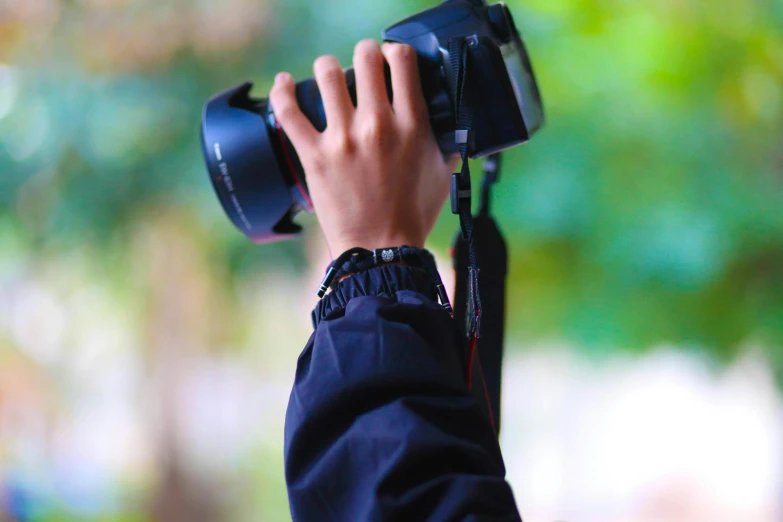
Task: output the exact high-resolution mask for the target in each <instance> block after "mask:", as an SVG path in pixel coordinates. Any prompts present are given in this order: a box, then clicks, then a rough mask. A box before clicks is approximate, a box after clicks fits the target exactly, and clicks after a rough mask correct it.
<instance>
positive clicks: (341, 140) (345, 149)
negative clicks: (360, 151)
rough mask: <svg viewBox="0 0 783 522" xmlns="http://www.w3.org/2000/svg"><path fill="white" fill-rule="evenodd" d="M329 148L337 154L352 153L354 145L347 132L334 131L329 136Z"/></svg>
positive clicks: (347, 154) (345, 154) (346, 154)
mask: <svg viewBox="0 0 783 522" xmlns="http://www.w3.org/2000/svg"><path fill="white" fill-rule="evenodd" d="M329 149H330V150H331V151H332V153H334V154H337V155H339V156H349V155H351V154H353V151H354V145H353V140H352V139H351V136H350V134H348V133H347V132H335V133H334V134H332V135H331V136H330V137H329Z"/></svg>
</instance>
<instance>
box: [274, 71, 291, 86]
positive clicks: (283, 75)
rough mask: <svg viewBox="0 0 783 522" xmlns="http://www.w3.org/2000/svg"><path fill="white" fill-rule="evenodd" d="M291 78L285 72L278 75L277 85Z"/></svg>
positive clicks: (276, 77)
mask: <svg viewBox="0 0 783 522" xmlns="http://www.w3.org/2000/svg"><path fill="white" fill-rule="evenodd" d="M290 76H291V75H290V74H288V73H284V72H281V73H277V76H275V83H276V84H277V83H282V82H284V81H285V80H287V79H288V78H289V77H290Z"/></svg>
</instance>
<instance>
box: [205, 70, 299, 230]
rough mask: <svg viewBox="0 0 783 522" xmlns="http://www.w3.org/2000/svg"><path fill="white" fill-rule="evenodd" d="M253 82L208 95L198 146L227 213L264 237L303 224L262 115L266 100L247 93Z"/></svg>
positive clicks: (239, 224)
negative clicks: (296, 221) (296, 214)
mask: <svg viewBox="0 0 783 522" xmlns="http://www.w3.org/2000/svg"><path fill="white" fill-rule="evenodd" d="M252 86H253V84H252V83H251V82H245V83H243V84H241V85H238V86H236V87H234V88H231V89H228V90H226V91H224V92H221V93H219V94H216V95H215V96H213V97H212V98H210V99H209V100H208V101H207V103H206V105H205V106H204V113H203V117H202V126H201V146H202V148H203V152H204V158H205V159H206V163H207V169H208V171H209V177H210V179H211V180H212V185H213V187H214V188H215V192H217V195H218V198H219V200H220V203H221V205H223V209H224V210H225V212H226V214H227V215H228V217H229V218H230V219H231V221H232V222H233V223H234V225H235V226H236V227H237V228H239V230H241V231H242V232H243V233H244V234H245V235H246V236H248V237H249V238H250V239H251V240H253V241H255V242H256V243H265V242H269V241H277V240H280V239H285V238H286V237H288V236H290V235H293V234H296V233H298V232H300V231H301V227H299V226H298V225H296V224H294V223H293V221H292V220H291V217H292V214H293V211H294V209H295V207H296V202H295V201H294V199H293V198H292V196H291V191H290V189H289V184H288V183H287V182H286V174H285V173H284V172H283V171H282V170H281V168H280V165H279V164H278V161H277V159H276V154H275V149H274V146H275V144H274V143H273V139H272V138H271V137H270V135H269V130H268V126H267V124H266V122H265V120H264V115H266V114H267V102H266V101H265V100H256V99H253V98H251V97H250V89H251V87H252Z"/></svg>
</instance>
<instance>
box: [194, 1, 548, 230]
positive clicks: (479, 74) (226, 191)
mask: <svg viewBox="0 0 783 522" xmlns="http://www.w3.org/2000/svg"><path fill="white" fill-rule="evenodd" d="M455 37H469V38H470V39H471V41H472V45H471V46H470V48H469V54H470V56H469V58H470V69H469V71H468V76H467V77H466V80H465V81H466V82H468V83H469V84H470V85H469V87H470V89H469V92H470V98H469V99H467V100H464V103H468V104H470V105H471V109H472V111H471V112H472V114H473V118H472V130H473V144H472V145H473V146H472V149H471V156H472V157H481V156H486V155H488V154H492V153H496V152H499V151H501V150H503V149H506V148H509V147H513V146H515V145H518V144H521V143H524V142H525V141H527V140H528V139H530V137H531V136H532V135H533V134H534V133H535V132H536V131H537V130H538V129H539V128H540V127H541V125H542V124H543V121H544V114H543V108H542V104H541V98H540V95H539V91H538V87H537V85H536V81H535V77H534V75H533V70H532V67H531V65H530V60H529V58H528V55H527V51H526V49H525V46H524V43H523V41H522V38H521V37H520V35H519V33H518V31H517V29H516V26H515V25H514V21H513V18H512V16H511V13H510V12H509V10H508V8H507V7H506V6H505V5H504V4H502V3H498V4H494V5H490V6H488V5H486V4H485V3H484V2H483V0H447V1H445V2H443V3H442V4H440V5H438V6H436V7H433V8H431V9H427V10H425V11H422V12H420V13H418V14H416V15H414V16H411V17H409V18H407V19H405V20H402V21H401V22H398V23H396V24H394V25H392V26H391V27H389V28H388V29H386V30H385V31H384V32H383V39H384V40H385V41H391V42H398V43H405V44H408V45H410V46H412V47H413V48H414V49H415V50H416V52H417V54H418V56H419V71H420V73H421V81H422V88H423V92H424V96H425V99H426V102H427V108H428V111H429V117H430V125H431V126H432V128H433V131H434V133H435V136H436V138H437V140H438V144H439V145H440V148H441V150H442V151H443V153H444V154H450V153H452V152H456V151H457V144H456V142H455V137H454V132H455V131H456V130H457V122H456V118H455V112H454V109H455V101H456V100H455V92H454V90H455V89H454V87H453V86H454V85H455V81H454V71H452V65H451V60H450V56H449V42H450V41H451V39H452V38H455ZM387 79H388V78H387ZM346 80H347V82H348V88H349V91H350V93H351V96H352V97H353V101H354V103H356V98H355V92H356V91H355V81H354V76H353V70H350V69H349V70H347V71H346ZM251 87H252V83H250V82H246V83H244V84H242V85H240V86H238V87H235V88H233V89H229V90H227V91H225V92H223V93H220V94H218V95H216V96H214V97H213V98H211V99H210V100H209V101H208V102H207V104H206V105H205V107H204V115H203V123H202V129H201V138H202V147H203V152H204V157H205V159H206V163H207V168H208V170H209V174H210V178H211V180H212V183H213V185H214V187H215V190H216V192H217V194H218V198H219V199H220V202H221V204H222V205H223V208H224V209H225V211H226V213H227V214H228V216H229V218H230V219H231V220H232V222H233V223H234V224H235V225H236V226H237V227H238V228H239V229H240V230H241V231H242V232H243V233H244V234H245V235H247V236H248V237H249V238H250V239H252V240H253V241H256V242H268V241H275V240H279V239H284V238H286V237H289V236H291V235H293V234H296V233H298V232H299V231H300V230H301V227H299V226H298V225H296V224H295V223H294V222H293V217H294V216H295V214H296V213H297V212H299V211H300V210H305V211H309V212H312V210H313V209H312V204H311V202H310V198H309V194H308V192H307V185H306V180H305V176H304V171H303V169H302V166H301V163H300V162H299V158H298V156H297V155H296V152H295V151H294V148H293V146H292V145H291V142H290V141H289V140H288V138H287V136H286V135H285V133H284V132H283V131H282V129H281V128H280V125H279V124H278V123H277V120H276V119H275V116H274V110H273V108H272V107H271V105H270V104H269V102H268V100H267V99H254V98H251V97H250V95H249V93H250V88H251ZM388 89H389V91H390V92H389V95H390V96H393V93H392V92H391V87H390V86H389V87H388ZM296 95H297V101H298V102H299V106H300V108H301V109H302V111H303V112H304V114H305V115H306V116H307V118H308V119H309V120H310V121H311V122H312V123H313V125H314V126H315V127H316V128H317V129H318V130H319V131H322V130H323V129H325V128H326V117H325V114H324V109H323V103H322V101H321V96H320V93H319V91H318V87H317V85H316V82H315V80H313V79H309V80H305V81H302V82H299V83H297V86H296Z"/></svg>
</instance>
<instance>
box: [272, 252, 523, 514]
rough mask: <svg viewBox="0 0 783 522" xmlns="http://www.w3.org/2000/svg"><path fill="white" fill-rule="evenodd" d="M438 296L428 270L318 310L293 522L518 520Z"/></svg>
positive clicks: (296, 420)
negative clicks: (469, 388) (436, 299)
mask: <svg viewBox="0 0 783 522" xmlns="http://www.w3.org/2000/svg"><path fill="white" fill-rule="evenodd" d="M434 292H435V290H434V288H433V285H432V284H431V283H430V282H429V281H428V280H427V278H426V277H424V275H423V274H422V273H420V271H418V270H416V269H414V268H409V267H402V266H384V267H377V268H372V269H370V270H368V271H366V272H362V273H360V274H356V275H354V276H351V277H350V278H348V279H346V280H345V281H343V282H342V283H340V285H339V286H338V287H337V289H335V290H334V291H333V292H332V293H331V294H329V295H328V296H327V297H326V298H325V300H323V301H321V303H319V306H318V307H317V308H316V310H315V312H314V323H315V324H316V325H317V326H316V330H315V332H314V334H313V335H312V337H311V338H310V340H309V342H308V343H307V346H306V347H305V349H304V351H303V353H302V354H301V356H300V358H299V362H298V365H297V371H296V380H295V383H294V387H293V391H292V392H291V397H290V401H289V404H288V412H287V415H286V426H285V473H286V482H287V485H288V495H289V502H290V507H291V514H292V517H293V520H294V521H295V522H311V521H313V522H315V521H335V522H337V521H339V522H349V521H350V522H354V521H356V522H359V521H369V520H372V521H381V520H382V521H396V520H399V521H424V520H426V521H430V522H440V521H493V522H500V521H504V522H505V521H519V520H520V517H519V514H518V512H517V508H516V504H515V502H514V497H513V494H512V491H511V488H510V487H509V485H508V483H507V482H506V481H505V479H504V476H505V469H504V466H503V459H502V457H501V454H500V448H499V446H498V442H497V437H496V436H495V433H494V430H493V428H492V426H491V424H490V422H489V420H488V418H487V417H486V416H485V415H484V413H483V412H482V411H481V410H480V408H479V407H478V405H477V403H476V401H475V400H474V398H473V396H472V395H471V393H470V391H469V390H468V388H467V385H466V384H465V374H466V362H465V351H464V347H463V342H462V336H461V335H460V334H459V333H458V332H457V331H456V330H455V328H454V325H453V321H452V319H451V318H450V317H449V315H448V314H447V313H446V312H445V311H444V310H443V309H442V308H441V307H440V306H439V305H438V304H437V303H436V302H435V293H434Z"/></svg>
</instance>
